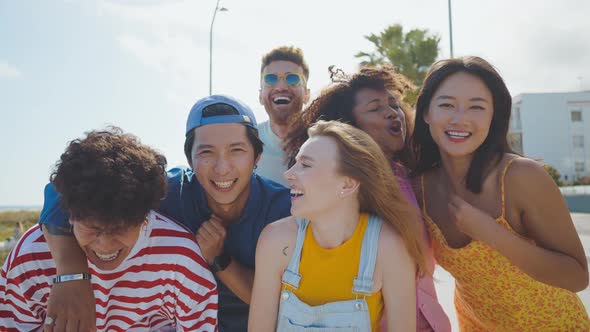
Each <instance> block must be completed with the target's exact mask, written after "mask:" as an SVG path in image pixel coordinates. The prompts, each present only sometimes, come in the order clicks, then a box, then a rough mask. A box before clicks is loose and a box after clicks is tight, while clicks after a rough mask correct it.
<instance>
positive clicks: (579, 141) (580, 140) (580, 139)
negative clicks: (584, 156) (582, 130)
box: [574, 135, 584, 148]
mask: <svg viewBox="0 0 590 332" xmlns="http://www.w3.org/2000/svg"><path fill="white" fill-rule="evenodd" d="M583 147H584V135H574V148H583Z"/></svg>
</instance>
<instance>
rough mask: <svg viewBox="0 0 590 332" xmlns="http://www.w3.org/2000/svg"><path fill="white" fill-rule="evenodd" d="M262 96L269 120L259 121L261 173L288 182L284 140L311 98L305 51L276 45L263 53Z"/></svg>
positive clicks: (283, 182)
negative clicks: (284, 174) (285, 174)
mask: <svg viewBox="0 0 590 332" xmlns="http://www.w3.org/2000/svg"><path fill="white" fill-rule="evenodd" d="M260 74H261V79H260V93H259V96H258V99H259V101H260V104H262V105H263V106H264V109H265V110H266V113H267V114H268V118H269V119H268V121H265V122H263V123H261V124H259V125H258V131H259V132H260V139H261V140H262V142H263V143H264V153H263V154H262V158H261V159H260V162H259V163H258V169H257V170H256V171H257V173H258V174H260V175H262V176H264V177H266V178H269V179H271V180H273V181H275V182H278V183H281V184H283V185H287V181H286V180H285V178H284V177H283V173H284V172H285V171H286V170H287V167H286V165H285V160H284V159H285V158H284V153H283V149H282V141H283V139H284V138H285V137H286V136H287V127H288V123H289V120H290V118H291V116H292V115H293V114H296V113H298V112H301V110H302V108H303V105H304V104H306V103H307V102H308V101H309V97H310V93H309V89H308V88H307V80H308V79H309V67H308V66H307V63H306V62H305V59H304V58H303V51H302V50H301V49H300V48H296V47H293V46H282V47H278V48H275V49H273V50H271V51H270V52H268V53H267V54H266V55H264V56H263V57H262V66H261V68H260Z"/></svg>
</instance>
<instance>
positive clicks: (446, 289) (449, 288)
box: [434, 213, 590, 331]
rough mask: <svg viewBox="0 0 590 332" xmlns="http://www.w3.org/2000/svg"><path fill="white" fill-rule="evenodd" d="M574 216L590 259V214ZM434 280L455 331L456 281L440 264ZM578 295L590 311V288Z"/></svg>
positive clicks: (456, 325)
mask: <svg viewBox="0 0 590 332" xmlns="http://www.w3.org/2000/svg"><path fill="white" fill-rule="evenodd" d="M572 218H573V220H574V225H575V226H576V229H577V230H578V235H579V236H580V239H581V240H582V245H584V250H585V251H586V259H587V260H589V261H590V214H587V213H572ZM434 280H435V282H434V284H435V285H436V291H437V294H438V298H439V301H440V303H441V305H442V306H443V308H444V309H445V312H446V313H447V315H449V319H450V320H451V326H452V328H453V331H459V327H458V324H457V314H456V312H455V306H454V304H453V292H454V290H455V281H454V279H453V277H452V276H451V275H450V274H449V273H448V272H447V271H445V270H443V269H442V268H441V267H440V266H437V267H436V270H435V271H434ZM578 296H580V298H581V299H582V302H583V303H584V306H586V311H588V312H589V313H590V310H589V309H590V288H586V289H585V290H583V291H581V292H579V293H578Z"/></svg>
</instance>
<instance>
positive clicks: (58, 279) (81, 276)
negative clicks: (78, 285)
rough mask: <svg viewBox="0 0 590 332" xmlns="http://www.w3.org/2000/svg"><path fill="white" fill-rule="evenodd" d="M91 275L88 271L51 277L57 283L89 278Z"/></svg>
mask: <svg viewBox="0 0 590 332" xmlns="http://www.w3.org/2000/svg"><path fill="white" fill-rule="evenodd" d="M91 278H92V276H91V275H90V273H74V274H60V275H58V276H56V277H55V278H53V283H54V284H59V283H62V282H66V281H74V280H90V279H91Z"/></svg>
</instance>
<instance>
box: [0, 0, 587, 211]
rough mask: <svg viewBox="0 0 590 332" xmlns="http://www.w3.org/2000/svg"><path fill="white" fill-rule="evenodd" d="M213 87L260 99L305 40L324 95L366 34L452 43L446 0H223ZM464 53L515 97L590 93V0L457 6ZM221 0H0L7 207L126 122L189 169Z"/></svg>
mask: <svg viewBox="0 0 590 332" xmlns="http://www.w3.org/2000/svg"><path fill="white" fill-rule="evenodd" d="M221 5H223V6H224V7H227V8H228V9H229V11H227V12H221V13H218V15H217V18H216V21H215V26H214V46H213V54H214V63H213V92H214V93H225V94H231V95H234V96H236V97H238V98H240V99H242V100H244V101H245V102H246V103H248V104H249V105H250V106H251V107H252V108H254V109H255V110H256V116H257V117H258V120H259V121H262V120H265V119H266V114H265V112H264V109H263V108H262V107H261V106H260V105H259V103H258V88H259V70H260V58H261V56H262V55H263V54H264V53H266V52H267V51H269V50H270V49H272V48H274V47H276V46H280V45H295V46H299V47H301V48H302V49H303V51H304V52H305V56H306V58H307V61H308V62H309V65H310V71H311V77H310V82H309V86H310V88H311V89H312V93H313V94H314V95H315V94H317V92H318V91H319V90H320V89H321V88H322V87H324V86H326V85H327V84H328V74H327V68H328V66H329V65H337V66H338V67H340V68H342V69H344V70H345V71H348V72H351V71H354V70H355V69H356V66H357V64H358V62H359V60H358V59H356V58H354V54H356V53H357V52H358V51H372V48H371V44H370V43H369V42H368V41H366V40H365V39H364V38H363V36H364V35H368V34H370V33H379V32H380V31H382V30H383V29H384V28H385V27H386V26H388V25H390V24H394V23H400V24H402V25H403V26H404V28H405V29H407V30H409V29H412V28H425V29H429V30H430V31H431V32H433V33H436V34H438V35H439V36H441V43H440V58H446V57H449V33H448V12H447V0H438V1H434V0H412V1H399V0H395V1H394V0H389V1H385V0H363V1H341V0H340V1H319V0H298V1H276V0H249V1H245V0H222V1H221ZM452 6H453V33H454V36H453V39H454V52H455V56H461V55H479V56H482V57H484V58H486V59H487V60H489V61H490V62H492V63H493V64H494V65H495V66H496V67H497V68H498V69H499V70H500V72H501V73H502V75H503V76H504V78H505V80H506V82H507V84H508V87H509V89H510V91H511V92H512V94H513V95H516V94H519V93H523V92H543V91H574V90H580V89H584V90H588V89H590V61H589V60H590V43H589V37H588V36H590V20H589V19H588V16H587V15H588V13H590V1H587V0H562V1H550V0H541V1H533V0H522V1H508V0H497V1H474V0H454V1H453V3H452ZM214 8H215V0H193V1H176V0H84V1H71V0H70V1H66V0H53V1H31V0H19V1H10V0H0V135H1V136H0V151H2V152H3V158H2V162H1V163H0V205H36V204H39V205H40V204H41V203H42V201H43V194H42V193H43V187H44V184H45V183H46V182H47V181H48V177H49V174H50V171H51V168H52V165H53V164H54V163H55V161H56V160H57V159H58V158H59V155H60V154H61V153H62V152H63V150H64V148H65V146H66V144H67V142H68V141H70V140H72V139H74V138H77V137H80V136H82V135H83V133H84V132H85V131H88V130H91V129H97V128H102V127H104V126H105V124H115V125H118V126H120V127H122V128H123V129H124V130H126V131H128V132H132V133H134V134H136V135H138V136H139V137H140V138H142V140H143V142H144V143H147V144H150V145H152V146H154V147H155V148H157V149H158V150H160V151H161V152H163V153H165V154H166V156H167V157H168V160H169V164H170V165H171V166H174V165H184V164H186V162H185V159H184V156H183V153H182V146H183V141H184V124H185V120H186V116H187V114H188V110H189V109H190V108H191V106H192V104H193V103H194V102H195V101H196V100H197V99H198V98H201V97H203V96H205V95H207V94H208V84H209V27H210V24H211V18H212V14H213V9H214Z"/></svg>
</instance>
